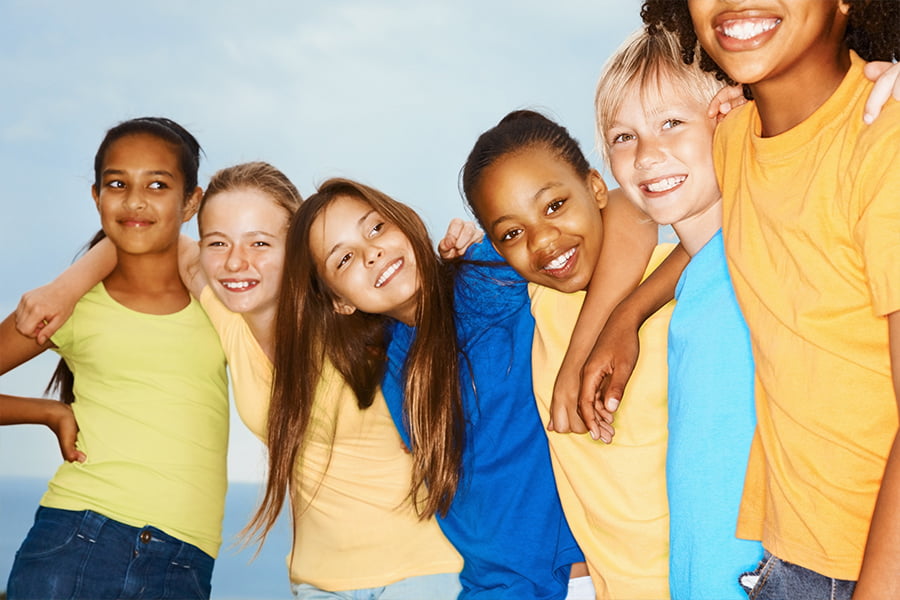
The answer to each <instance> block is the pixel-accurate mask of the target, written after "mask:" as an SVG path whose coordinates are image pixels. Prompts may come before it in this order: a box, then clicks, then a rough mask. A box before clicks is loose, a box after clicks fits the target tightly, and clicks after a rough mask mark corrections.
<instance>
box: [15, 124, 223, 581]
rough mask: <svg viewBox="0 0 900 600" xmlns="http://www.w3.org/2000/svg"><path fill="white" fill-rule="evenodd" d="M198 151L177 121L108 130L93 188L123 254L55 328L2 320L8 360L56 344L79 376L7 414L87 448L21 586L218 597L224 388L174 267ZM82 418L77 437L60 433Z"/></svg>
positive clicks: (44, 519)
mask: <svg viewBox="0 0 900 600" xmlns="http://www.w3.org/2000/svg"><path fill="white" fill-rule="evenodd" d="M198 162H199V145H198V144H197V141H196V140H195V139H194V138H193V136H191V134H190V133H188V132H187V131H185V130H184V129H183V128H182V127H180V126H179V125H178V124H177V123H174V122H173V121H170V120H168V119H159V118H142V119H133V120H130V121H125V122H124V123H121V124H119V125H117V126H116V127H114V128H112V129H111V130H110V131H109V132H108V133H107V135H106V137H105V139H104V140H103V142H102V143H101V145H100V148H99V150H98V151H97V154H96V157H95V161H94V167H95V181H94V185H93V187H92V190H91V191H92V195H93V197H94V202H95V203H96V206H97V209H98V211H99V213H100V221H101V224H102V226H103V231H104V232H105V234H106V236H107V237H108V238H109V240H110V241H111V242H112V245H113V246H114V249H115V254H116V258H117V261H118V262H117V264H116V266H115V268H114V269H113V270H112V272H111V273H109V274H108V276H106V277H105V278H104V280H103V281H102V282H101V283H99V284H97V285H96V286H94V287H93V288H92V289H91V290H90V291H89V292H88V293H87V294H86V295H85V297H84V298H82V299H81V300H80V301H79V302H78V305H77V306H76V308H75V312H74V313H73V315H72V316H71V318H69V319H68V320H67V321H66V323H65V324H64V325H63V327H62V328H61V329H59V330H58V331H57V332H56V333H55V334H54V335H53V338H52V340H51V341H47V342H44V343H43V344H37V343H35V341H34V340H32V339H29V338H27V337H25V336H23V335H21V334H19V333H18V332H17V331H16V330H15V328H14V322H13V317H12V316H10V317H9V318H7V319H6V320H5V321H3V323H2V324H0V346H2V348H3V353H2V358H0V373H5V372H6V371H8V370H10V369H12V368H14V367H15V366H17V365H19V364H21V363H23V362H25V361H26V360H28V359H30V358H31V357H33V356H36V355H37V354H39V353H40V352H42V351H43V350H45V349H47V348H53V349H55V350H56V351H57V352H58V353H59V354H60V355H61V356H63V358H65V360H66V363H67V364H68V366H69V367H70V368H71V370H72V372H73V373H74V384H75V385H74V397H75V401H74V402H73V403H72V404H70V405H66V404H62V403H59V402H55V401H52V400H43V399H36V398H13V397H9V396H2V395H0V423H4V424H9V423H23V422H30V423H45V424H47V425H50V426H51V427H53V428H54V431H55V432H56V433H57V435H58V436H59V437H60V442H61V445H63V446H67V447H68V449H69V452H68V453H66V458H67V459H70V458H73V457H76V456H77V457H78V458H79V460H77V461H75V462H66V463H64V464H63V465H61V466H60V468H59V470H58V471H57V472H56V474H55V475H54V477H53V479H52V480H51V481H50V484H49V487H48V490H47V492H46V493H45V494H44V497H43V498H42V499H41V506H40V508H39V509H38V511H37V514H36V517H35V524H34V526H33V527H32V529H31V531H30V532H29V533H28V536H27V537H26V539H25V541H24V542H23V543H22V546H21V548H20V549H19V551H18V553H17V554H16V560H15V562H14V564H13V568H12V571H11V573H10V578H9V585H8V588H7V589H8V594H9V597H10V598H145V597H154V598H172V599H177V598H208V597H209V594H210V577H211V575H212V568H213V562H214V557H215V555H216V553H217V551H218V549H219V545H220V543H221V527H222V515H223V512H224V503H225V488H226V479H225V450H226V447H227V441H228V398H227V385H226V378H225V360H224V356H223V354H222V349H221V346H220V345H219V342H218V339H217V338H216V335H215V331H214V330H213V329H212V327H210V325H209V321H208V320H207V318H206V316H205V315H204V314H203V311H202V309H201V308H200V306H199V304H198V303H197V302H196V301H194V300H192V299H191V296H190V294H189V293H188V291H187V289H186V288H185V287H184V285H183V284H182V282H181V279H180V277H179V276H178V251H177V248H178V235H179V231H180V228H181V224H182V223H183V222H185V221H187V220H188V219H190V217H191V216H193V214H194V212H195V211H196V209H197V204H198V202H199V200H200V193H201V190H200V188H199V187H197V165H198ZM59 415H61V417H60V416H59ZM59 419H61V420H62V422H63V423H64V424H65V427H62V428H60V426H57V425H54V423H56V422H59ZM75 421H77V428H78V433H77V439H76V440H75V444H74V446H75V448H74V449H72V448H71V441H70V440H64V439H63V436H64V434H63V432H65V431H68V432H69V434H71V433H72V432H73V431H74V429H75V427H76V424H75ZM72 450H74V451H75V452H77V453H80V454H74V455H73V454H72V453H71V451H72Z"/></svg>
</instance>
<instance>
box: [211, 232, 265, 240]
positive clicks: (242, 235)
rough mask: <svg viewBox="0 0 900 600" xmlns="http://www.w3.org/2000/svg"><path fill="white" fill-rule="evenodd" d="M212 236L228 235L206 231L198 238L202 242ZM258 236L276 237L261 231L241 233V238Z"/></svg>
mask: <svg viewBox="0 0 900 600" xmlns="http://www.w3.org/2000/svg"><path fill="white" fill-rule="evenodd" d="M214 235H220V236H222V237H228V234H227V233H223V232H221V231H208V232H206V233H204V234H202V235H201V236H200V239H201V240H202V239H204V238H208V237H211V236H214ZM258 235H262V236H265V237H268V238H275V237H277V236H276V235H275V234H274V233H269V232H268V231H261V230H260V231H244V232H242V233H241V237H255V236H258Z"/></svg>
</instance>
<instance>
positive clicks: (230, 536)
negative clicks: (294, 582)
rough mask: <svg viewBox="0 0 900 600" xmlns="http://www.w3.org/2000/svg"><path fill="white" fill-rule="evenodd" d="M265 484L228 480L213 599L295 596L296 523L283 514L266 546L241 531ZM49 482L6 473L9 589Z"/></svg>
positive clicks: (3, 540) (2, 515)
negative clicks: (245, 541) (290, 557)
mask: <svg viewBox="0 0 900 600" xmlns="http://www.w3.org/2000/svg"><path fill="white" fill-rule="evenodd" d="M261 485H262V484H258V483H236V482H232V483H229V484H228V494H227V496H226V498H225V519H224V521H223V526H222V539H223V542H222V548H221V550H220V551H219V556H218V558H217V559H216V565H215V569H214V570H213V579H212V595H211V600H287V599H289V598H291V597H292V596H291V589H290V583H289V581H288V573H287V566H286V564H285V557H286V556H287V554H288V552H289V551H290V544H291V539H290V538H291V535H290V522H289V520H288V518H287V517H286V516H285V515H284V514H282V516H281V517H280V518H279V520H278V522H277V523H276V524H275V527H274V528H273V529H272V532H271V533H270V534H269V537H268V538H267V539H266V543H265V545H264V546H263V547H262V550H260V552H259V554H258V555H257V556H256V557H255V558H254V553H255V552H256V546H255V545H253V546H248V547H246V548H242V547H241V543H240V541H239V540H238V537H237V536H238V533H239V532H240V531H241V529H243V527H244V526H245V525H246V524H247V522H248V521H249V520H250V517H251V515H252V514H253V510H254V509H255V508H256V502H257V499H258V496H259V493H260V489H261ZM46 488H47V481H46V480H44V479H38V478H28V477H0V590H5V589H6V582H7V579H8V578H9V571H10V569H11V568H12V563H13V559H14V557H15V553H16V550H18V548H19V545H20V544H21V543H22V540H23V539H25V535H26V534H27V533H28V529H29V528H30V527H31V524H32V522H33V520H34V512H35V510H37V507H38V502H39V501H40V499H41V496H42V495H43V493H44V491H45V490H46Z"/></svg>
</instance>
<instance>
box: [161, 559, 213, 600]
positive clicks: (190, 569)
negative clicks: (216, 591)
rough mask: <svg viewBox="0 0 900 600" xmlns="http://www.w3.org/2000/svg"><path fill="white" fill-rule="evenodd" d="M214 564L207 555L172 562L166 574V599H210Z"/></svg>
mask: <svg viewBox="0 0 900 600" xmlns="http://www.w3.org/2000/svg"><path fill="white" fill-rule="evenodd" d="M198 554H199V551H198ZM214 564H215V560H214V559H213V558H212V557H211V556H207V555H203V556H195V557H194V558H193V559H192V560H190V561H181V560H177V559H176V560H173V561H171V562H170V563H169V568H168V571H167V573H166V598H201V599H203V598H209V596H210V592H211V591H212V589H211V588H212V570H213V565H214Z"/></svg>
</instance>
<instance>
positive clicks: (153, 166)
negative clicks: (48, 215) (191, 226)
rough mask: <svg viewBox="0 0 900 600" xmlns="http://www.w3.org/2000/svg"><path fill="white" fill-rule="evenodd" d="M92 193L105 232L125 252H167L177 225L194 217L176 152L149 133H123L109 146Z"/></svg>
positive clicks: (177, 229) (176, 236)
mask: <svg viewBox="0 0 900 600" xmlns="http://www.w3.org/2000/svg"><path fill="white" fill-rule="evenodd" d="M197 192H199V188H198V190H197ZM197 192H195V194H197ZM91 193H92V195H93V197H94V202H95V203H96V205H97V210H98V211H99V212H100V222H101V225H102V227H103V231H105V232H106V235H107V236H108V237H109V239H110V240H111V241H112V242H113V244H115V246H116V248H117V249H118V250H119V251H120V252H125V253H128V254H148V253H159V252H165V251H171V250H172V249H173V248H174V247H175V244H176V243H177V241H178V235H179V233H180V231H181V224H182V223H184V222H185V221H187V220H188V219H190V218H191V216H193V210H190V209H188V207H187V205H186V199H185V195H184V174H183V173H182V172H181V167H180V165H179V162H178V155H177V149H176V148H175V147H174V146H172V145H171V144H170V143H169V142H167V141H164V140H162V139H160V138H158V137H156V136H153V135H148V134H143V133H139V134H134V135H127V136H125V137H122V138H119V139H118V140H116V141H115V142H113V143H112V144H110V145H109V147H108V148H107V150H106V155H105V156H104V158H103V167H102V171H101V173H100V182H99V187H97V186H94V187H92V188H91Z"/></svg>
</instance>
